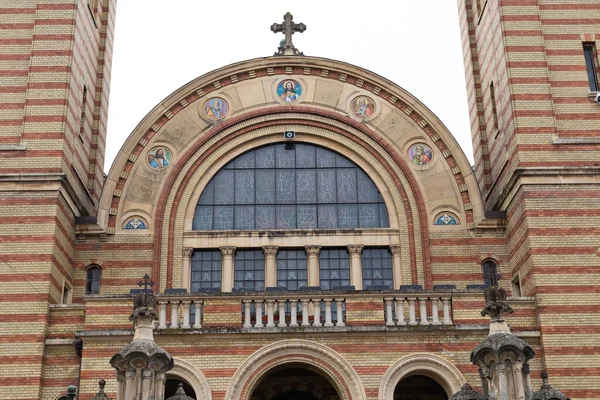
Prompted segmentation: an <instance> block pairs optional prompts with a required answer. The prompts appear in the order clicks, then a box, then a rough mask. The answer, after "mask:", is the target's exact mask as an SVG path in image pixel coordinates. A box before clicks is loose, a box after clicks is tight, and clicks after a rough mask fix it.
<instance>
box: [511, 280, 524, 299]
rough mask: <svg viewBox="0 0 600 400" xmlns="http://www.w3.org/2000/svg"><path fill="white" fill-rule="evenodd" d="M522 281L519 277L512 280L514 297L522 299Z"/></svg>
mask: <svg viewBox="0 0 600 400" xmlns="http://www.w3.org/2000/svg"><path fill="white" fill-rule="evenodd" d="M521 296H522V294H521V280H520V279H519V276H518V275H517V276H516V277H515V279H513V280H512V297H521Z"/></svg>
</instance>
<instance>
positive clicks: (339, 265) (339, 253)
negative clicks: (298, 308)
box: [319, 249, 350, 290]
mask: <svg viewBox="0 0 600 400" xmlns="http://www.w3.org/2000/svg"><path fill="white" fill-rule="evenodd" d="M319 275H320V277H319V278H320V283H321V289H323V290H328V289H336V288H339V287H340V286H350V256H349V255H348V252H347V251H346V249H321V253H320V254H319Z"/></svg>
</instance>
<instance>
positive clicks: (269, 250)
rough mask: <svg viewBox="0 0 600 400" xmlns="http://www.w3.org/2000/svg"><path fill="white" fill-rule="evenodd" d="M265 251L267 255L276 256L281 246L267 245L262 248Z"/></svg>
mask: <svg viewBox="0 0 600 400" xmlns="http://www.w3.org/2000/svg"><path fill="white" fill-rule="evenodd" d="M262 251H263V253H265V256H276V255H277V252H278V251H279V247H277V246H265V247H263V248H262Z"/></svg>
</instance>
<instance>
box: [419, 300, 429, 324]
mask: <svg viewBox="0 0 600 400" xmlns="http://www.w3.org/2000/svg"><path fill="white" fill-rule="evenodd" d="M419 308H420V310H419V316H420V317H421V324H420V325H429V320H428V319H427V297H425V298H424V299H423V298H420V299H419Z"/></svg>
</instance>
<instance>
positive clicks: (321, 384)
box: [250, 365, 340, 400]
mask: <svg viewBox="0 0 600 400" xmlns="http://www.w3.org/2000/svg"><path fill="white" fill-rule="evenodd" d="M339 398H340V397H339V395H338V393H337V391H336V390H335V388H334V386H333V385H332V384H331V382H329V380H328V379H327V378H326V377H324V376H322V375H320V374H319V373H317V372H315V371H313V370H310V369H307V368H305V367H304V366H301V365H286V366H282V367H280V368H277V369H275V370H273V371H272V372H271V373H269V374H268V375H267V376H265V377H264V378H263V380H262V381H261V382H260V383H259V384H258V386H257V387H256V389H254V391H253V392H252V395H251V397H250V399H251V400H321V399H327V400H338V399H339Z"/></svg>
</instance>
